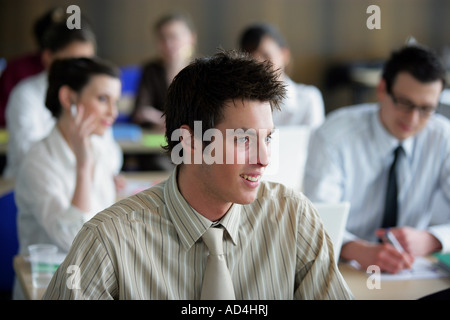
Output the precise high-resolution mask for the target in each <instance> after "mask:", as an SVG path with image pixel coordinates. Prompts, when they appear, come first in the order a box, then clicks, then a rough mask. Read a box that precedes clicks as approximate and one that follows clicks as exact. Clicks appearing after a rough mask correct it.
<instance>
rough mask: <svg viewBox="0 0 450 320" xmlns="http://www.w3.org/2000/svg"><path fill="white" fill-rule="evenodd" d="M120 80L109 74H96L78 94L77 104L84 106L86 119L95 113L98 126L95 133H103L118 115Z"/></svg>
mask: <svg viewBox="0 0 450 320" xmlns="http://www.w3.org/2000/svg"><path fill="white" fill-rule="evenodd" d="M120 93H121V83H120V80H119V79H117V78H114V77H111V76H108V75H95V76H93V77H92V78H91V80H90V81H89V83H88V84H87V85H86V86H85V87H84V88H83V90H82V91H81V93H80V94H79V96H78V101H77V105H82V106H83V107H84V116H83V118H84V119H87V118H88V117H89V116H91V115H93V116H94V117H95V122H96V127H95V129H94V132H93V134H96V135H103V134H104V133H105V131H106V129H108V128H109V127H111V126H112V125H113V124H114V122H115V120H116V118H117V115H118V109H117V102H118V100H119V98H120Z"/></svg>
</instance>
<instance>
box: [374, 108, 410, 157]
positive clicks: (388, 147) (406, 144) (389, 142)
mask: <svg viewBox="0 0 450 320" xmlns="http://www.w3.org/2000/svg"><path fill="white" fill-rule="evenodd" d="M372 120H373V121H372V122H373V128H374V137H375V139H376V142H377V144H378V146H379V151H380V153H381V154H382V155H383V156H386V157H387V156H389V155H390V154H391V153H392V152H393V151H394V150H395V148H397V146H398V145H399V144H401V145H402V148H403V150H404V152H405V154H406V157H407V158H408V159H410V158H411V156H412V152H413V148H414V141H415V137H410V138H408V139H405V140H403V141H399V140H398V139H397V138H395V137H394V136H393V135H391V134H390V133H389V131H387V130H386V128H385V127H384V125H383V124H382V123H381V119H380V113H379V108H378V109H377V112H374V114H373V119H372Z"/></svg>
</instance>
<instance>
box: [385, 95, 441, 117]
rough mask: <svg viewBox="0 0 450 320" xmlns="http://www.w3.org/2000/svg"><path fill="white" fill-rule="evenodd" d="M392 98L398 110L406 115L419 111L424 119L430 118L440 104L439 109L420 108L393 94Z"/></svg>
mask: <svg viewBox="0 0 450 320" xmlns="http://www.w3.org/2000/svg"><path fill="white" fill-rule="evenodd" d="M390 96H391V97H392V101H393V102H394V105H395V107H396V108H397V110H399V111H402V112H405V113H411V112H413V111H414V110H415V109H417V110H418V111H419V115H420V116H421V117H422V118H428V117H430V116H431V115H432V114H434V113H435V112H436V110H437V109H438V108H439V104H438V106H437V107H419V106H416V105H415V104H414V103H412V102H411V101H409V100H407V99H403V98H397V97H395V96H394V94H393V93H390Z"/></svg>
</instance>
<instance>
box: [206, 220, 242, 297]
mask: <svg viewBox="0 0 450 320" xmlns="http://www.w3.org/2000/svg"><path fill="white" fill-rule="evenodd" d="M202 238H203V241H204V242H205V244H206V246H207V247H208V249H209V256H208V261H207V262H206V270H205V275H204V276H203V285H202V294H201V297H200V299H202V300H234V299H236V298H235V296H234V289H233V282H232V281H231V275H230V271H229V270H228V267H227V263H226V261H225V256H224V253H223V244H222V239H223V229H222V228H209V229H208V230H206V232H205V234H204V235H203V236H202Z"/></svg>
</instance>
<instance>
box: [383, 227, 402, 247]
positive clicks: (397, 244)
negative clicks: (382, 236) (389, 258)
mask: <svg viewBox="0 0 450 320" xmlns="http://www.w3.org/2000/svg"><path fill="white" fill-rule="evenodd" d="M386 237H387V239H388V241H389V243H390V244H392V245H393V246H394V248H395V249H397V251H398V252H405V250H404V249H403V247H402V245H401V244H400V242H398V240H397V238H396V237H395V236H394V234H393V233H392V232H391V231H390V230H387V231H386Z"/></svg>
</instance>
